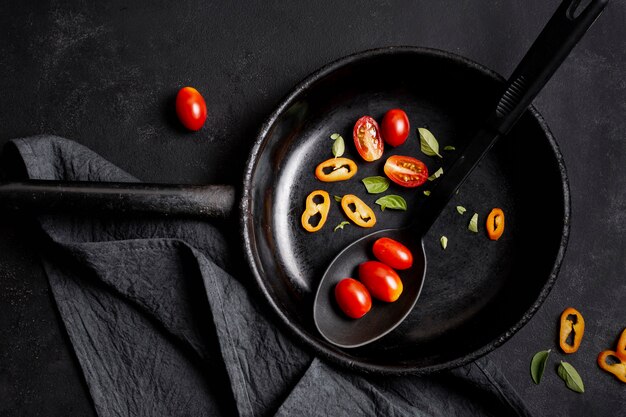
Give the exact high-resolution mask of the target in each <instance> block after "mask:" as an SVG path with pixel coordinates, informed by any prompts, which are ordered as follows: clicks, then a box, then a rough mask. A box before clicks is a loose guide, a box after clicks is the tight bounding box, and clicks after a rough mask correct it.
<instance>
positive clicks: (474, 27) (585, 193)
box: [0, 0, 626, 416]
mask: <svg viewBox="0 0 626 417" xmlns="http://www.w3.org/2000/svg"><path fill="white" fill-rule="evenodd" d="M558 3H559V2H558V1H556V0H524V1H517V0H479V1H478V0H474V1H470V0H463V1H462V0H438V1H426V0H419V1H396V2H391V1H382V0H378V1H374V0H368V1H360V2H358V4H357V2H333V1H317V2H308V1H276V0H267V1H258V0H250V1H222V2H215V1H207V0H189V1H177V2H170V1H146V0H136V1H122V0H115V1H108V2H96V1H80V0H72V1H51V0H41V1H2V2H0V142H1V143H0V144H3V143H5V142H6V141H7V140H9V139H11V138H14V137H23V136H28V135H32V134H38V133H53V134H57V135H60V136H64V137H67V138H70V139H74V140H76V141H78V142H80V143H83V144H85V145H86V146H88V147H90V148H92V149H94V150H95V151H96V152H98V153H100V154H101V155H103V156H104V157H105V158H107V159H109V160H110V161H112V162H113V163H115V164H117V165H118V166H120V167H122V168H123V169H125V170H126V171H128V172H130V173H132V174H133V175H135V176H137V177H139V178H141V179H143V180H145V181H150V182H182V183H233V184H240V182H241V177H242V172H243V166H244V162H245V160H246V158H247V155H248V151H249V149H250V146H251V144H252V142H253V139H254V136H255V133H256V131H257V129H258V128H259V126H260V124H261V123H262V121H263V120H264V118H265V117H266V116H267V115H268V114H269V113H270V111H271V110H272V109H273V107H274V106H275V105H276V104H277V103H278V102H279V100H280V98H281V97H282V96H283V95H285V94H286V93H287V92H288V91H289V90H290V89H291V88H292V87H293V86H294V84H295V83H296V82H298V81H299V80H301V79H302V78H304V77H305V76H306V75H308V74H309V73H310V72H312V71H313V70H315V69H316V68H318V67H320V66H322V65H324V64H325V63H327V62H329V61H331V60H334V59H337V58H339V57H342V56H344V55H346V54H350V53H353V52H357V51H361V50H364V49H369V48H374V47H381V46H387V45H415V46H427V47H434V48H440V49H444V50H448V51H452V52H455V53H458V54H461V55H464V56H466V57H469V58H471V59H474V60H476V61H478V62H480V63H482V64H484V65H486V66H488V67H490V68H492V69H494V70H496V71H498V72H500V73H501V74H504V75H505V76H507V75H508V74H509V73H510V72H511V71H512V70H513V68H514V66H515V64H516V63H517V62H518V60H519V59H520V58H521V56H522V55H523V53H524V52H525V50H526V49H527V48H528V47H529V46H530V44H531V42H532V41H533V40H534V38H535V36H536V35H537V34H538V33H539V31H540V30H541V28H542V27H543V25H544V24H545V22H546V21H547V20H548V18H549V17H550V16H551V14H552V12H553V11H554V10H555V8H556V7H557V5H558ZM183 85H193V86H195V87H197V88H198V89H199V90H200V91H201V92H203V94H204V96H205V98H206V101H207V105H208V109H209V117H208V120H207V123H206V125H205V127H204V128H203V130H202V131H200V132H199V133H195V134H189V133H186V132H184V131H183V130H181V129H180V127H179V126H178V125H177V124H176V119H175V118H174V116H173V112H172V111H171V109H170V108H169V107H168V105H169V104H170V103H171V100H172V98H173V97H174V95H175V93H176V91H177V90H178V88H180V87H181V86H183ZM535 104H536V106H537V108H538V109H539V111H540V112H541V113H542V114H543V116H544V117H545V119H546V120H547V122H548V123H549V125H550V127H551V129H552V131H553V132H554V134H555V136H556V138H557V140H558V142H559V144H560V146H561V149H562V152H563V154H564V157H565V161H566V164H567V167H568V171H569V176H570V182H571V192H572V210H573V216H572V229H571V238H570V243H569V247H568V251H567V255H566V257H565V260H564V263H563V267H562V270H561V273H560V277H559V279H558V281H557V283H556V285H555V287H554V289H553V290H552V293H551V294H550V296H549V298H548V299H547V301H546V302H545V303H544V305H543V306H542V307H541V308H540V309H539V311H538V312H537V314H536V315H535V316H534V318H533V319H532V320H531V321H530V323H528V324H527V325H526V326H525V327H524V328H523V329H522V330H521V331H520V332H518V333H517V334H516V335H515V336H514V337H513V338H512V339H511V340H509V341H508V342H507V343H506V344H505V345H504V346H502V347H501V348H499V349H497V350H496V351H495V352H493V353H491V354H490V357H491V359H492V360H494V361H496V362H497V363H498V364H499V365H500V366H501V367H502V369H503V370H504V372H505V374H506V375H507V377H508V378H509V379H510V381H511V383H512V384H513V385H514V386H515V387H516V388H517V389H518V390H519V393H520V394H521V396H522V397H523V398H524V399H525V400H527V401H528V404H529V406H530V408H531V410H533V411H534V412H535V413H536V415H537V416H614V415H621V414H624V413H626V386H625V385H623V384H621V383H619V382H618V381H617V380H616V379H615V378H614V377H613V376H611V375H608V374H606V373H604V372H602V371H601V370H600V369H599V368H598V367H597V365H596V362H595V361H596V355H597V354H598V352H600V351H601V350H604V349H607V348H613V346H614V344H615V342H616V340H617V337H618V335H619V333H620V332H621V330H622V329H623V328H624V327H626V253H625V248H626V243H624V241H625V239H626V226H625V224H626V170H625V169H624V168H626V4H625V2H624V1H623V0H621V1H620V0H613V1H612V3H611V4H609V6H608V7H607V9H606V10H605V12H604V14H603V15H602V16H601V17H600V19H599V20H598V22H597V23H596V25H595V26H594V27H593V28H592V29H591V30H590V32H589V33H588V34H587V36H586V37H585V38H584V39H583V40H582V42H581V43H580V44H579V45H578V46H577V48H576V49H575V50H574V52H573V54H572V55H571V56H570V58H569V59H568V60H567V61H566V62H565V64H564V65H563V66H562V68H561V69H560V70H559V71H558V73H557V74H556V75H555V76H554V78H553V79H552V80H551V81H550V82H549V84H548V85H547V86H546V88H545V89H544V91H543V92H542V93H541V94H540V96H539V97H538V98H537V100H536V101H535ZM529 169H535V167H533V164H532V161H529ZM537 204H541V201H537ZM233 233H235V232H234V229H233ZM538 234H539V236H538V238H540V233H538ZM31 238H32V232H31V231H30V230H29V229H28V228H26V227H24V225H23V224H21V223H20V222H18V221H16V219H15V217H6V216H4V217H0V415H10V416H39V415H41V416H66V415H76V416H78V415H93V411H92V406H91V402H90V398H89V394H88V392H87V389H86V387H85V384H84V381H83V379H82V374H81V372H80V369H79V367H78V363H77V361H76V359H75V357H74V356H73V353H72V350H71V346H70V345H69V342H68V339H67V336H66V335H65V332H64V329H63V327H62V325H61V323H60V318H59V315H58V313H57V311H56V308H55V306H54V303H53V300H52V296H51V294H50V291H49V288H48V284H47V280H46V277H45V275H44V274H43V271H42V269H41V266H40V264H39V261H38V258H37V256H36V252H35V249H34V247H33V246H32V243H31V242H30V241H32V239H31ZM529 262H532V260H529ZM570 305H572V306H575V307H577V308H579V309H580V310H581V311H582V312H583V314H584V316H585V318H586V321H587V330H586V333H585V338H584V341H583V345H582V347H581V348H580V350H579V352H577V353H576V354H575V355H570V356H568V357H567V358H565V360H567V361H569V362H570V363H572V364H573V365H574V366H575V367H576V368H577V369H578V370H579V372H580V374H581V375H582V377H583V380H584V382H585V386H586V392H585V393H584V394H582V395H581V394H576V393H574V392H571V391H569V390H567V389H566V387H565V385H564V384H563V382H562V381H561V380H560V379H559V377H558V376H557V374H556V370H555V368H556V364H557V363H558V360H560V359H564V355H562V354H560V353H559V352H558V349H557V345H556V342H555V340H556V338H557V322H558V316H559V314H560V312H561V311H562V310H563V309H564V308H565V307H567V306H570ZM548 348H551V349H553V354H552V357H551V364H550V365H549V366H548V369H547V370H546V374H545V375H544V380H543V382H542V383H541V385H540V386H536V385H534V384H533V382H532V381H531V379H530V375H529V363H530V359H531V357H532V355H533V354H534V353H535V352H536V351H538V350H542V349H548Z"/></svg>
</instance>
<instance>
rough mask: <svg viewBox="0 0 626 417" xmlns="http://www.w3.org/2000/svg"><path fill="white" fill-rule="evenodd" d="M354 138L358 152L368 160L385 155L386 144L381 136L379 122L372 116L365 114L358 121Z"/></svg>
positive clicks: (353, 132)
mask: <svg viewBox="0 0 626 417" xmlns="http://www.w3.org/2000/svg"><path fill="white" fill-rule="evenodd" d="M352 138H353V139H354V145H355V146H356V150H357V152H359V155H361V158H363V159H364V160H366V161H367V162H372V161H376V160H377V159H380V158H381V156H383V149H384V146H385V144H384V143H383V140H382V138H381V137H380V129H379V128H378V123H376V120H374V119H372V118H371V117H370V116H363V117H361V118H360V119H359V120H357V121H356V123H355V125H354V130H353V131H352Z"/></svg>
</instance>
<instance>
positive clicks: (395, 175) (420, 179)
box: [384, 155, 428, 188]
mask: <svg viewBox="0 0 626 417" xmlns="http://www.w3.org/2000/svg"><path fill="white" fill-rule="evenodd" d="M384 171H385V175H387V177H389V179H390V180H391V181H393V182H395V183H396V184H398V185H401V186H403V187H408V188H412V187H419V186H420V185H422V184H424V183H425V182H426V180H427V179H428V168H427V167H426V165H424V163H423V162H422V161H420V160H419V159H415V158H412V157H410V156H400V155H393V156H390V157H389V158H387V161H385V167H384Z"/></svg>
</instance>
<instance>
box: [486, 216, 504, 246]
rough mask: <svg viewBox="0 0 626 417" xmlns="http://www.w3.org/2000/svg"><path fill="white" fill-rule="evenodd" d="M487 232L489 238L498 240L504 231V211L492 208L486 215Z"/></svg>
mask: <svg viewBox="0 0 626 417" xmlns="http://www.w3.org/2000/svg"><path fill="white" fill-rule="evenodd" d="M486 226H487V234H488V235H489V239H491V240H498V239H500V237H501V236H502V233H504V212H503V211H502V209H499V208H494V209H493V210H491V212H490V213H489V216H487V223H486Z"/></svg>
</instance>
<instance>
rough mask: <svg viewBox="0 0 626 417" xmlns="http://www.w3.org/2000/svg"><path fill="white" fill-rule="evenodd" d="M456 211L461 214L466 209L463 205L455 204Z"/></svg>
mask: <svg viewBox="0 0 626 417" xmlns="http://www.w3.org/2000/svg"><path fill="white" fill-rule="evenodd" d="M456 211H458V212H459V214H463V213H465V212H466V211H467V209H466V208H465V207H463V206H456Z"/></svg>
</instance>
